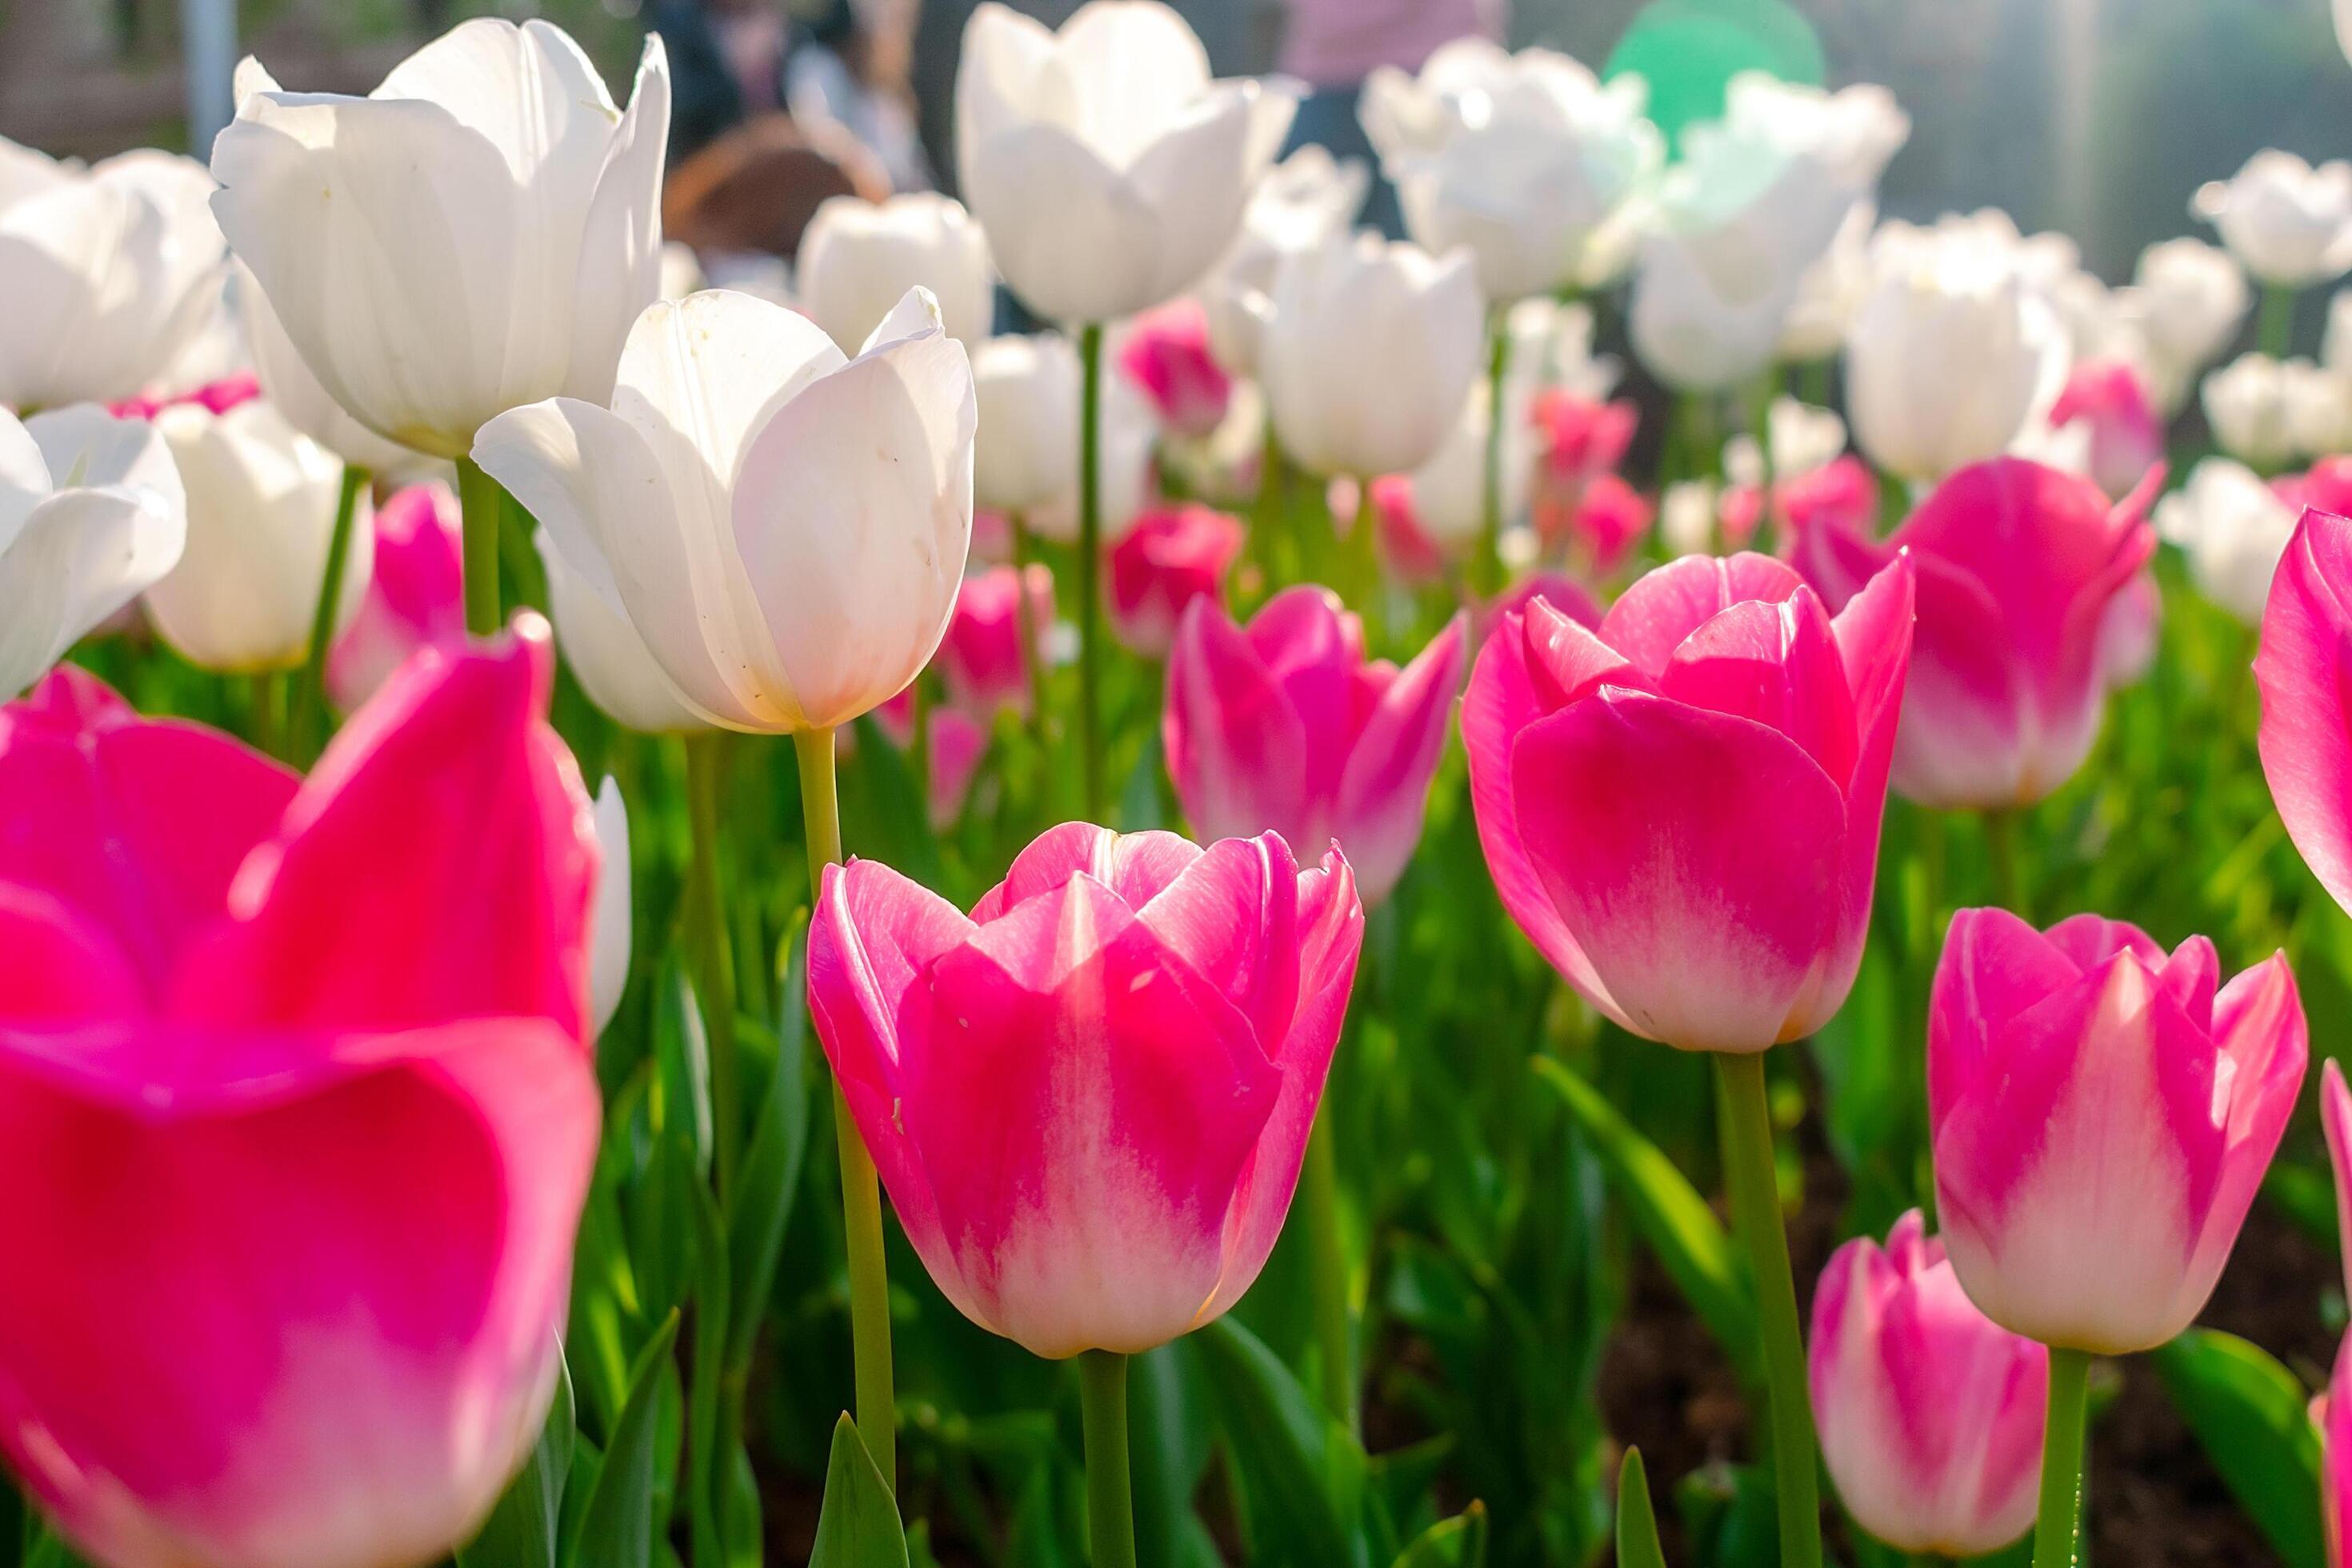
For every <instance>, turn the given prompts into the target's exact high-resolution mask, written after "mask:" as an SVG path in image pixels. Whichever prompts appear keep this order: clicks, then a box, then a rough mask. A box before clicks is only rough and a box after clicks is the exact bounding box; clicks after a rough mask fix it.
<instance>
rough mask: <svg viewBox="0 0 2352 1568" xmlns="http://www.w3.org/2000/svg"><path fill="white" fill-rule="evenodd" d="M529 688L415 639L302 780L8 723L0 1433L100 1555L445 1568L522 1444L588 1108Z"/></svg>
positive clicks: (100, 715)
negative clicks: (399, 667) (420, 646)
mask: <svg viewBox="0 0 2352 1568" xmlns="http://www.w3.org/2000/svg"><path fill="white" fill-rule="evenodd" d="M53 679H55V680H57V681H58V682H63V681H64V680H65V679H66V678H65V677H63V676H59V677H57V678H53ZM552 680H553V660H552V658H551V654H550V652H549V650H548V648H547V647H546V641H545V633H544V629H543V628H541V629H540V630H538V631H536V632H533V633H526V634H525V635H523V636H522V637H520V638H515V637H509V638H503V639H500V641H499V643H498V644H497V645H495V646H493V647H488V648H485V649H481V650H478V651H474V652H467V653H461V654H446V655H445V654H440V653H426V654H423V655H420V656H419V657H418V658H417V659H416V660H415V662H413V663H411V664H410V665H409V666H408V667H407V668H405V669H404V670H403V671H402V673H401V674H400V675H398V676H396V677H394V679H393V680H392V682H391V683H390V684H389V685H388V686H387V687H386V688H385V689H384V691H383V694H382V695H381V696H379V697H378V698H377V700H375V701H373V703H371V704H370V705H369V706H368V707H367V709H366V710H363V711H362V713H361V714H360V715H359V716H358V717H357V718H356V719H354V720H353V721H352V724H351V725H350V726H348V727H347V728H346V729H345V730H344V731H342V733H341V735H340V736H338V737H337V739H336V740H335V741H334V742H333V743H332V744H331V746H330V747H329V749H328V752H327V754H326V756H325V758H324V760H323V761H322V762H321V763H320V766H319V768H318V770H317V771H316V772H315V773H312V775H311V776H310V779H309V780H308V781H307V782H305V781H303V780H301V779H299V778H297V777H296V776H295V775H294V774H293V773H289V772H288V771H287V770H285V769H283V768H281V767H279V766H278V764H276V763H272V762H270V761H268V759H266V758H264V757H261V756H260V755H258V754H257V753H255V752H249V751H247V750H246V749H245V748H244V747H243V746H241V745H239V744H237V743H236V742H234V741H232V740H230V739H229V738H228V737H226V736H224V735H221V734H218V733H216V732H215V731H210V730H205V729H202V728H200V727H196V726H193V725H189V724H186V723H183V722H180V721H167V722H155V723H151V722H148V721H142V720H141V719H139V718H137V717H136V716H134V715H132V714H131V713H130V711H129V710H127V709H126V708H125V707H124V706H123V705H122V704H121V702H120V700H112V699H110V698H108V697H105V696H102V695H100V693H94V692H88V691H85V692H82V693H79V694H69V695H68V696H67V697H66V698H65V699H64V700H58V701H40V702H35V703H31V704H24V705H18V706H15V707H11V708H10V709H8V710H5V713H0V910H6V911H7V912H6V914H5V916H0V925H5V928H6V932H5V940H0V952H6V953H7V954H8V955H9V959H10V962H8V963H0V1020H5V1026H0V1128H4V1129H5V1136H0V1183H5V1188H6V1190H7V1192H8V1193H9V1194H10V1198H9V1201H8V1203H7V1204H6V1205H5V1213H0V1246H5V1247H6V1249H7V1255H8V1256H9V1257H10V1258H16V1259H17V1260H18V1261H19V1263H20V1265H21V1267H20V1268H19V1270H18V1272H17V1276H16V1279H14V1281H13V1282H12V1285H11V1288H10V1289H8V1290H7V1291H6V1292H5V1300H0V1405H5V1411H6V1419H5V1422H0V1447H5V1450H6V1453H7V1457H8V1459H9V1462H10V1464H11V1465H12V1466H13V1467H14V1468H15V1469H16V1474H17V1476H18V1478H19V1479H21V1480H22V1481H23V1482H24V1484H25V1486H26V1489H27V1491H28V1492H29V1493H30V1494H31V1495H32V1496H33V1497H34V1498H35V1499H36V1500H37V1501H38V1503H39V1504H40V1506H41V1509H42V1510H43V1511H44V1512H45V1513H46V1514H47V1516H48V1517H49V1519H50V1520H52V1521H55V1523H56V1524H57V1525H58V1528H59V1530H60V1531H62V1532H63V1533H64V1535H65V1536H66V1537H67V1538H68V1540H69V1541H70V1542H72V1543H73V1546H74V1547H75V1549H76V1550H77V1551H79V1552H81V1553H82V1554H83V1555H84V1556H86V1557H88V1558H89V1559H90V1560H91V1561H93V1562H99V1563H112V1564H122V1565H136V1568H147V1565H154V1564H163V1563H238V1564H249V1565H251V1568H388V1565H392V1564H406V1563H428V1562H436V1561H439V1560H441V1559H442V1558H443V1556H444V1555H445V1554H446V1552H448V1551H449V1550H450V1549H451V1548H452V1547H453V1546H455V1545H457V1544H458V1543H460V1542H464V1541H466V1540H467V1538H468V1537H469V1536H471V1535H472V1534H473V1532H474V1531H475V1529H476V1528H477V1527H478V1525H479V1524H480V1522H481V1521H482V1519H483V1517H484V1515H485V1514H487V1513H488V1510H489V1509H490V1506H491V1505H492V1503H494V1502H495V1501H496V1500H497V1499H498V1497H499V1493H500V1491H501V1490H502V1489H504V1487H505V1485H506V1483H507V1480H508V1479H509V1477H511V1476H512V1475H513V1474H514V1472H515V1469H516V1468H517V1467H518V1466H519V1465H520V1463H521V1462H522V1461H523V1459H524V1458H525V1457H526V1456H527V1455H528V1454H529V1453H530V1449H531V1447H532V1445H533V1444H534V1443H535V1442H536V1441H537V1440H538V1438H539V1436H540V1432H541V1426H542V1424H543V1422H544V1420H545V1417H546V1414H547V1409H548V1405H549V1401H550V1399H551V1395H552V1393H553V1390H554V1387H555V1383H556V1379H557V1378H558V1377H560V1376H561V1375H562V1355H561V1353H560V1348H559V1343H558V1342H559V1337H560V1335H561V1334H562V1330H563V1324H564V1313H565V1308H566V1305H567V1302H568V1300H569V1296H570V1277H571V1272H572V1239H573V1237H574V1235H575V1234H576V1232H577V1229H578V1226H579V1220H580V1212H581V1205H582V1202H583V1198H584V1197H585V1196H586V1194H587V1190H588V1178H589V1173H590V1171H591V1169H592V1168H593V1164H594V1161H595V1154H596V1139H597V1133H598V1131H599V1127H600V1123H601V1121H602V1117H601V1115H600V1112H599V1109H598V1105H597V1093H596V1079H595V1073H594V1069H593V1063H592V1062H591V1060H590V1058H589V1054H588V1052H587V1051H586V1050H585V1049H584V1048H583V1043H582V1028H583V1016H582V1008H583V1002H584V999H585V996H586V990H587V978H588V973H587V956H588V955H587V943H586V931H587V921H588V908H589V899H590V882H591V880H592V879H593V876H594V874H595V869H596V847H595V843H594V841H593V838H592V837H591V836H590V834H589V831H588V820H589V812H588V802H587V798H586V796H585V795H583V793H582V791H581V788H580V783H579V778H578V775H577V774H576V773H575V772H574V771H573V768H572V759H571V756H570V754H569V753H568V752H565V751H564V750H563V747H562V743H561V742H559V741H557V740H556V738H555V735H554V732H553V731H551V730H550V729H549V728H548V726H547V723H546V719H545V715H546V710H547V701H548V693H549V689H550V687H551V684H552ZM93 684H94V683H93ZM354 889H364V890H365V896H364V897H355V896H354ZM61 1173H76V1174H75V1175H74V1176H73V1179H70V1180H63V1179H59V1178H60V1175H61ZM160 1433H169V1434H170V1439H169V1441H158V1440H157V1435H158V1434H160Z"/></svg>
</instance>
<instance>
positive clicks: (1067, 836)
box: [971, 822, 1201, 925]
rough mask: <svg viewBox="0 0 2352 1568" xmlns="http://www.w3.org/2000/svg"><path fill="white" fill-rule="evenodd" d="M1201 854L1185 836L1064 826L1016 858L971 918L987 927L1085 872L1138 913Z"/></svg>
mask: <svg viewBox="0 0 2352 1568" xmlns="http://www.w3.org/2000/svg"><path fill="white" fill-rule="evenodd" d="M1200 854H1201V848H1200V846H1198V845H1196V844H1194V843H1192V841H1191V840H1189V839H1187V838H1185V837H1183V836H1182V835H1181V834H1175V833H1113V832H1112V831H1111V830H1110V829H1109V828H1108V827H1097V826H1094V825H1093V824H1092V823H1089V822H1065V823H1063V824H1062V825H1061V826H1058V827H1049V828H1047V829H1046V830H1045V832H1044V833H1042V834H1039V835H1038V836H1037V837H1036V838H1035V839H1034V841H1033V842H1032V843H1031V844H1030V846H1029V847H1027V848H1026V849H1024V850H1023V851H1021V853H1020V854H1018V855H1016V856H1014V857H1013V864H1012V866H1011V867H1010V868H1008V869H1007V870H1006V871H1005V873H1004V880H1003V881H1002V882H999V883H998V884H997V885H996V886H995V887H993V888H991V889H989V890H988V891H987V892H985V893H982V895H981V896H980V902H978V903H976V904H974V905H973V906H972V907H971V918H972V919H973V921H977V922H978V923H979V924H982V925H986V924H988V923H989V922H990V921H993V920H996V919H999V918H1000V917H1002V916H1003V915H1004V914H1006V913H1008V912H1009V911H1011V910H1013V909H1015V908H1016V907H1018V906H1019V905H1021V904H1023V903H1025V902H1027V901H1028V900H1031V899H1034V898H1035V897H1037V896H1038V895H1039V894H1041V893H1049V892H1052V891H1053V890H1054V889H1056V888H1058V887H1060V886H1061V885H1062V884H1063V883H1065V882H1066V881H1068V880H1069V879H1071V878H1072V877H1074V876H1076V875H1077V874H1078V873H1079V872H1081V871H1084V872H1086V873H1087V875H1089V876H1091V877H1093V878H1094V879H1095V880H1096V881H1097V882H1100V883H1101V884H1102V885H1103V886H1105V887H1107V888H1109V889H1112V890H1113V891H1115V892H1117V893H1118V896H1119V898H1120V899H1122V900H1125V902H1126V903H1127V906H1128V907H1129V909H1137V910H1139V909H1141V908H1142V907H1143V906H1144V905H1146V904H1148V903H1150V901H1151V900H1153V898H1155V897H1157V896H1158V894H1159V892H1160V889H1162V888H1164V887H1166V886H1167V885H1168V884H1169V883H1171V882H1172V881H1174V880H1175V879H1176V878H1177V877H1178V876H1179V875H1180V874H1181V872H1182V871H1183V869H1184V868H1185V867H1187V866H1190V865H1191V864H1192V862H1193V861H1194V860H1196V859H1198V858H1200Z"/></svg>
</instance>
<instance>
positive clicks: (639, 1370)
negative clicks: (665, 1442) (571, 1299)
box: [570, 1311, 677, 1568]
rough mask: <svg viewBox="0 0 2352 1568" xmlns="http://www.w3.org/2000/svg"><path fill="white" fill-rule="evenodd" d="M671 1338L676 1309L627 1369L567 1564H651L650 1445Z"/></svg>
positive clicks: (631, 1567) (624, 1567) (629, 1567)
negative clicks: (610, 1435)
mask: <svg viewBox="0 0 2352 1568" xmlns="http://www.w3.org/2000/svg"><path fill="white" fill-rule="evenodd" d="M676 1342H677V1312H676V1311H672V1312H671V1313H670V1314H669V1316H667V1318H664V1319H663V1320H662V1324H661V1327H660V1328H659V1329H657V1330H656V1331H654V1337H653V1338H652V1339H650V1340H648V1341H647V1342H646V1348H645V1349H644V1350H642V1351H640V1352H637V1360H636V1364H635V1366H634V1367H632V1368H631V1369H630V1371H629V1396H628V1398H627V1399H625V1400H624V1401H623V1402H622V1405H621V1415H620V1418H619V1419H618V1420H616V1421H615V1422H614V1424H613V1440H612V1443H611V1444H610V1445H609V1446H608V1447H606V1449H605V1451H604V1462H603V1463H602V1464H600V1465H599V1466H598V1467H597V1469H596V1479H595V1482H594V1484H593V1486H592V1487H591V1488H590V1489H589V1492H588V1500H587V1503H586V1505H585V1506H584V1507H583V1510H581V1515H580V1532H579V1535H578V1536H577V1538H576V1539H575V1540H574V1541H573V1542H572V1556H571V1560H570V1568H651V1564H652V1563H653V1561H654V1536H655V1533H656V1530H657V1529H658V1528H659V1527H660V1521H656V1519H655V1518H654V1447H655V1442H656V1436H657V1434H656V1426H658V1421H657V1420H656V1417H657V1415H658V1414H659V1407H660V1405H661V1386H662V1373H663V1372H664V1371H665V1370H666V1369H667V1367H668V1365H669V1352H670V1347H671V1346H672V1345H673V1344H675V1343H676Z"/></svg>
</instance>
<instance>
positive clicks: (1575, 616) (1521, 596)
mask: <svg viewBox="0 0 2352 1568" xmlns="http://www.w3.org/2000/svg"><path fill="white" fill-rule="evenodd" d="M1537 599H1545V600H1549V602H1550V604H1551V607H1552V608H1553V609H1555V610H1558V611H1559V613H1560V614H1561V615H1563V616H1567V617H1568V618H1569V619H1570V620H1571V621H1574V622H1576V623H1577V624H1578V625H1580V626H1583V627H1584V628H1585V629H1586V630H1588V631H1599V630H1600V629H1601V602H1600V601H1599V600H1597V599H1595V598H1594V597H1593V596H1592V595H1591V592H1590V591H1588V590H1587V589H1586V588H1585V586H1584V584H1581V583H1580V582H1578V581H1577V580H1576V579H1575V578H1573V577H1570V576H1569V575H1568V574H1565V573H1561V572H1534V573H1530V574H1528V575H1527V576H1525V577H1522V578H1520V579H1519V580H1518V581H1517V582H1516V583H1514V584H1511V585H1510V586H1509V587H1507V588H1506V589H1504V590H1503V592H1502V595H1501V596H1500V597H1498V598H1496V600H1495V602H1494V603H1493V604H1491V605H1486V607H1485V608H1484V609H1483V610H1481V611H1480V612H1479V614H1478V621H1477V628H1476V630H1477V642H1478V645H1479V646H1480V647H1485V646H1486V638H1487V637H1490V636H1492V635H1493V633H1494V630H1495V628H1496V627H1497V626H1501V625H1502V624H1503V623H1504V622H1505V621H1506V620H1507V619H1508V618H1509V617H1510V616H1512V615H1513V614H1515V613H1517V614H1524V613H1525V612H1526V610H1527V607H1528V604H1529V603H1531V602H1532V601H1534V600H1537Z"/></svg>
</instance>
